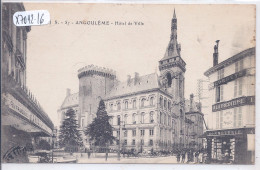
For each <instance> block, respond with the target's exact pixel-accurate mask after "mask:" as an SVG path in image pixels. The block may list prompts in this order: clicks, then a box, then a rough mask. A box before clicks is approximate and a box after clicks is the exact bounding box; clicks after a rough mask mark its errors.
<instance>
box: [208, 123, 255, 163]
mask: <svg viewBox="0 0 260 170" xmlns="http://www.w3.org/2000/svg"><path fill="white" fill-rule="evenodd" d="M205 133H206V139H207V154H208V158H209V161H210V162H212V163H234V164H253V163H254V152H255V149H254V145H255V140H254V134H255V128H236V129H223V130H208V131H206V132H205Z"/></svg>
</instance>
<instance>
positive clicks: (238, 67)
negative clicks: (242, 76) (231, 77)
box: [235, 59, 244, 72]
mask: <svg viewBox="0 0 260 170" xmlns="http://www.w3.org/2000/svg"><path fill="white" fill-rule="evenodd" d="M243 68H244V61H243V59H242V60H240V61H237V62H236V63H235V72H239V71H241V70H243Z"/></svg>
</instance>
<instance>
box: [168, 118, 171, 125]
mask: <svg viewBox="0 0 260 170" xmlns="http://www.w3.org/2000/svg"><path fill="white" fill-rule="evenodd" d="M170 125H171V116H168V126H170Z"/></svg>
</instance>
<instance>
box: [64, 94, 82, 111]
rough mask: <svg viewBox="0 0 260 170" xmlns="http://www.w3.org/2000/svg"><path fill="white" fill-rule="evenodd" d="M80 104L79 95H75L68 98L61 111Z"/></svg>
mask: <svg viewBox="0 0 260 170" xmlns="http://www.w3.org/2000/svg"><path fill="white" fill-rule="evenodd" d="M78 104H79V93H73V94H71V95H69V96H66V98H65V100H64V101H63V103H62V105H61V109H63V108H67V107H73V106H76V105H78Z"/></svg>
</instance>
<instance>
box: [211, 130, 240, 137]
mask: <svg viewBox="0 0 260 170" xmlns="http://www.w3.org/2000/svg"><path fill="white" fill-rule="evenodd" d="M242 134H243V130H242V129H230V130H218V131H210V132H207V136H222V135H242Z"/></svg>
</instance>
